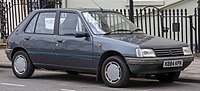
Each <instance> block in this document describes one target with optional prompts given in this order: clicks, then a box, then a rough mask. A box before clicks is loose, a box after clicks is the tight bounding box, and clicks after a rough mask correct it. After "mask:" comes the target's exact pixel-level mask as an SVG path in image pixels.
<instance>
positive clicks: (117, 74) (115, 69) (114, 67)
mask: <svg viewBox="0 0 200 91" xmlns="http://www.w3.org/2000/svg"><path fill="white" fill-rule="evenodd" d="M105 77H106V79H107V80H108V81H109V82H110V83H117V82H118V81H119V80H120V78H121V67H120V66H119V64H118V63H116V62H114V61H112V62H109V63H108V64H107V65H106V68H105Z"/></svg>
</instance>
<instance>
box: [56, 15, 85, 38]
mask: <svg viewBox="0 0 200 91" xmlns="http://www.w3.org/2000/svg"><path fill="white" fill-rule="evenodd" d="M76 32H86V31H85V27H84V25H83V23H82V21H81V19H80V18H79V16H78V15H77V14H74V13H61V15H60V25H59V35H74V34H75V33H76Z"/></svg>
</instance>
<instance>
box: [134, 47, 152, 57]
mask: <svg viewBox="0 0 200 91" xmlns="http://www.w3.org/2000/svg"><path fill="white" fill-rule="evenodd" d="M136 55H137V57H156V54H155V53H154V51H153V50H152V49H140V48H138V49H136Z"/></svg>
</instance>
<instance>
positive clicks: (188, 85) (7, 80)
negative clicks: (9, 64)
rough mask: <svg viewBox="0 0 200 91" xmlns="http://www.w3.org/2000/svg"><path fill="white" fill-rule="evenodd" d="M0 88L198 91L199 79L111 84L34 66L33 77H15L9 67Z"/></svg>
mask: <svg viewBox="0 0 200 91" xmlns="http://www.w3.org/2000/svg"><path fill="white" fill-rule="evenodd" d="M0 91H200V83H199V82H187V81H186V82H185V81H178V82H175V83H159V82H158V81H157V80H149V79H148V80H147V79H132V80H131V81H130V83H129V85H128V86H127V87H126V88H110V87H106V86H105V85H104V84H103V83H101V82H96V81H95V76H93V75H85V74H81V75H78V76H72V75H68V74H66V73H64V72H54V71H44V70H36V72H35V73H34V75H33V77H32V78H30V79H18V78H16V77H15V76H14V75H13V73H12V71H11V69H8V68H0Z"/></svg>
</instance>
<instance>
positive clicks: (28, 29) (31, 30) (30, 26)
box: [25, 14, 38, 33]
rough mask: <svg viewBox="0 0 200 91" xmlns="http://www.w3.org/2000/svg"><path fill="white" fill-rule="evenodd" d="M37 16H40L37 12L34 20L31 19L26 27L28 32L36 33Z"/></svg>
mask: <svg viewBox="0 0 200 91" xmlns="http://www.w3.org/2000/svg"><path fill="white" fill-rule="evenodd" d="M37 17H38V14H36V15H35V16H34V17H33V18H32V20H31V21H30V23H29V24H28V26H27V27H26V30H25V32H26V33H34V29H35V24H36V21H37Z"/></svg>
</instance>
